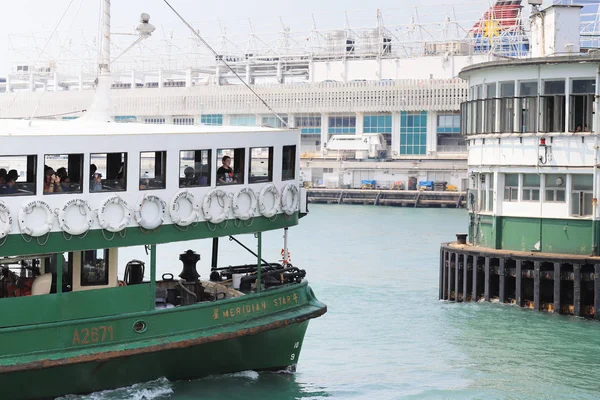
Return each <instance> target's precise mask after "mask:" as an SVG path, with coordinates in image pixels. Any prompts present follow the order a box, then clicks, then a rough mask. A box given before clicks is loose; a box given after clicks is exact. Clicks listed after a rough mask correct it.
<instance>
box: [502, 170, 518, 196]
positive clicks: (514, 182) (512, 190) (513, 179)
mask: <svg viewBox="0 0 600 400" xmlns="http://www.w3.org/2000/svg"><path fill="white" fill-rule="evenodd" d="M504 201H519V174H505V175H504Z"/></svg>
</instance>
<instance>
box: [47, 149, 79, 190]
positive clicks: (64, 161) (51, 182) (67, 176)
mask: <svg viewBox="0 0 600 400" xmlns="http://www.w3.org/2000/svg"><path fill="white" fill-rule="evenodd" d="M49 171H52V172H49ZM48 174H50V175H48ZM52 174H54V177H53V178H51V177H50V176H51V175H52ZM82 182H83V154H47V155H46V156H45V157H44V188H43V190H44V194H51V193H81V192H82V185H81V184H82Z"/></svg>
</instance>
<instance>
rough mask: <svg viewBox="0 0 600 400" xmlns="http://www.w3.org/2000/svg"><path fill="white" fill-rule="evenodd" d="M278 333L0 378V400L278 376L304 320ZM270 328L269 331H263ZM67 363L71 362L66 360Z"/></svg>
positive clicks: (289, 363) (297, 343) (290, 363)
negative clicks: (164, 382) (247, 374)
mask: <svg viewBox="0 0 600 400" xmlns="http://www.w3.org/2000/svg"><path fill="white" fill-rule="evenodd" d="M277 325H281V326H282V327H281V328H276V329H269V330H264V331H262V332H260V333H256V334H253V333H252V332H251V331H250V332H248V330H245V329H244V330H241V331H237V332H234V333H231V334H228V335H224V336H225V337H229V338H225V339H221V338H220V337H218V336H217V337H213V338H211V337H209V338H203V339H204V340H198V342H204V343H201V344H197V345H189V346H186V344H185V343H183V344H181V345H180V346H177V347H176V346H170V347H171V348H169V349H165V350H159V351H152V350H153V349H148V351H147V352H142V353H139V354H136V355H128V352H127V351H123V356H121V357H114V358H111V359H108V360H103V359H101V357H96V358H98V359H99V360H98V361H87V362H85V361H81V362H74V363H70V364H68V365H59V366H54V367H50V368H40V369H33V370H25V371H20V372H12V373H6V374H2V375H0V387H2V398H6V399H13V400H20V399H46V398H54V397H56V396H61V395H66V394H84V393H91V392H95V391H100V390H106V389H114V388H118V387H123V386H128V385H132V384H134V383H139V382H147V381H150V380H153V379H157V378H160V377H166V378H167V379H169V380H172V381H175V380H182V379H195V378H201V377H203V376H207V375H212V374H223V373H232V372H238V371H245V370H254V371H267V370H269V371H278V370H286V369H290V367H291V368H292V369H293V368H295V365H296V363H297V361H298V357H299V355H300V350H301V348H302V342H303V340H304V334H305V332H306V329H307V327H308V319H306V320H304V321H301V322H294V321H281V322H280V323H278V324H277ZM265 328H268V327H265ZM64 361H65V362H66V363H69V362H70V361H72V360H68V359H67V360H64Z"/></svg>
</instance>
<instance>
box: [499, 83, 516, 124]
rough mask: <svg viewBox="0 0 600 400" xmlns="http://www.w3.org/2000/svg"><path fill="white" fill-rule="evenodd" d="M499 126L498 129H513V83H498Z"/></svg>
mask: <svg viewBox="0 0 600 400" xmlns="http://www.w3.org/2000/svg"><path fill="white" fill-rule="evenodd" d="M500 97H501V99H500V127H499V131H500V132H501V133H504V132H513V131H514V129H515V99H514V97H515V83H514V82H501V83H500Z"/></svg>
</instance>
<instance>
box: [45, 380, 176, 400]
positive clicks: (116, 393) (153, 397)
mask: <svg viewBox="0 0 600 400" xmlns="http://www.w3.org/2000/svg"><path fill="white" fill-rule="evenodd" d="M172 385H173V384H172V383H171V382H170V381H169V380H168V379H166V378H160V379H157V380H154V381H150V382H146V383H136V384H135V385H132V386H128V387H124V388H119V389H114V390H104V391H102V392H96V393H92V394H89V395H85V396H77V395H68V396H64V397H59V398H57V399H56V400H125V399H127V400H166V399H170V398H171V395H172V394H173V389H172Z"/></svg>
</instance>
